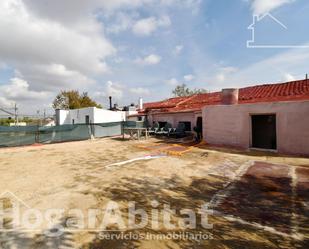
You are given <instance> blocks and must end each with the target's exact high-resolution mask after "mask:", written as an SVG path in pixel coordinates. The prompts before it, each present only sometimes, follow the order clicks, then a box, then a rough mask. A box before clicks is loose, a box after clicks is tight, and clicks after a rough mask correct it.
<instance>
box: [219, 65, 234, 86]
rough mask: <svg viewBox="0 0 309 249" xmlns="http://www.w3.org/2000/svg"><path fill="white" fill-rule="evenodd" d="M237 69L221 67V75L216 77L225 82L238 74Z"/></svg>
mask: <svg viewBox="0 0 309 249" xmlns="http://www.w3.org/2000/svg"><path fill="white" fill-rule="evenodd" d="M237 70H238V69H237V68H236V67H221V68H220V69H219V73H218V74H217V75H216V80H217V81H219V82H224V81H225V80H226V79H227V78H229V77H231V75H232V74H234V73H236V72H237Z"/></svg>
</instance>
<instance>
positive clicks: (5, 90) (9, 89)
mask: <svg viewBox="0 0 309 249" xmlns="http://www.w3.org/2000/svg"><path fill="white" fill-rule="evenodd" d="M0 93H1V95H2V96H0V97H1V98H2V101H4V102H7V103H9V102H12V101H34V100H44V99H46V98H48V97H49V96H50V93H48V92H43V91H40V92H39V91H33V90H30V89H29V84H28V82H27V81H25V80H23V79H20V78H12V79H11V80H10V83H8V84H5V85H2V86H0Z"/></svg>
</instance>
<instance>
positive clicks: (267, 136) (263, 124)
mask: <svg viewBox="0 0 309 249" xmlns="http://www.w3.org/2000/svg"><path fill="white" fill-rule="evenodd" d="M251 120H252V147H253V148H258V149H268V150H276V149H277V134H276V115H275V114H271V115H252V116H251Z"/></svg>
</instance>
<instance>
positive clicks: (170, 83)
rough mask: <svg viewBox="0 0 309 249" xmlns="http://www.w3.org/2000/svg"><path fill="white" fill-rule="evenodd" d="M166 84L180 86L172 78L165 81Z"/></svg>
mask: <svg viewBox="0 0 309 249" xmlns="http://www.w3.org/2000/svg"><path fill="white" fill-rule="evenodd" d="M165 82H166V84H168V85H171V86H176V85H178V84H179V82H178V80H177V79H176V78H171V79H169V80H166V81H165Z"/></svg>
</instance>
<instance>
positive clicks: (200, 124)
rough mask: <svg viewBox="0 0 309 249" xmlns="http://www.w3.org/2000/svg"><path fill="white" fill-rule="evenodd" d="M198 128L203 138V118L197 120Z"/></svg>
mask: <svg viewBox="0 0 309 249" xmlns="http://www.w3.org/2000/svg"><path fill="white" fill-rule="evenodd" d="M196 128H197V130H198V132H200V133H201V136H202V134H203V118H202V117H198V118H197V120H196Z"/></svg>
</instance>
